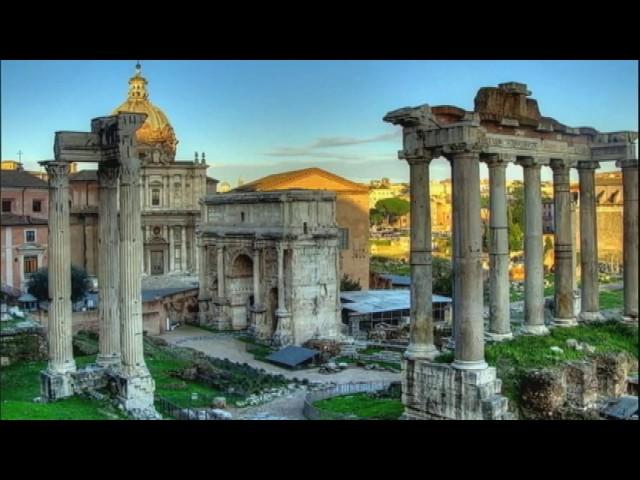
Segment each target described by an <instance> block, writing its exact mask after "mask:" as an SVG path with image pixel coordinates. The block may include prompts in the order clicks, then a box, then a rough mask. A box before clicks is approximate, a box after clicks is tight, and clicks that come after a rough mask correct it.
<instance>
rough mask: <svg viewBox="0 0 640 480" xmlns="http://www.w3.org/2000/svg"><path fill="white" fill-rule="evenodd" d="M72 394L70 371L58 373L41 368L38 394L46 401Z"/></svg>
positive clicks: (53, 400)
mask: <svg viewBox="0 0 640 480" xmlns="http://www.w3.org/2000/svg"><path fill="white" fill-rule="evenodd" d="M71 395H73V379H72V378H71V372H69V373H60V372H51V371H49V370H43V371H41V372H40V396H41V397H42V399H43V400H44V401H46V402H55V401H56V400H59V399H61V398H65V397H70V396H71Z"/></svg>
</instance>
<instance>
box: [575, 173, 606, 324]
mask: <svg viewBox="0 0 640 480" xmlns="http://www.w3.org/2000/svg"><path fill="white" fill-rule="evenodd" d="M577 167H578V174H579V175H580V280H581V295H580V304H581V307H580V315H579V318H580V320H582V321H600V320H604V317H603V316H602V315H601V314H600V288H599V285H598V234H597V216H596V194H595V183H596V182H595V171H596V168H599V167H600V165H599V164H598V162H578V165H577Z"/></svg>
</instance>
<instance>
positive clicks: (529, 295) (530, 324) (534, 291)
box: [517, 157, 549, 335]
mask: <svg viewBox="0 0 640 480" xmlns="http://www.w3.org/2000/svg"><path fill="white" fill-rule="evenodd" d="M517 163H518V165H520V166H522V167H523V178H524V323H523V325H522V327H521V332H522V333H525V334H529V335H546V334H547V333H549V329H548V328H547V327H546V326H545V324H544V268H543V267H544V255H543V254H544V247H543V240H542V238H543V237H542V193H541V190H540V167H541V164H540V162H539V161H538V160H537V159H534V158H532V157H520V158H518V161H517Z"/></svg>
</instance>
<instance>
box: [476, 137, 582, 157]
mask: <svg viewBox="0 0 640 480" xmlns="http://www.w3.org/2000/svg"><path fill="white" fill-rule="evenodd" d="M485 145H486V146H485V148H484V149H483V151H484V152H485V153H502V154H509V155H521V156H527V155H533V156H541V157H553V156H556V155H557V156H558V157H559V158H567V159H575V160H584V159H589V158H591V152H590V149H589V146H588V145H569V144H567V143H566V142H559V141H555V140H541V139H535V138H531V139H523V138H513V137H508V136H505V135H492V134H487V136H486V143H485Z"/></svg>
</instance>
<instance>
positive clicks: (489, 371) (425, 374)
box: [402, 359, 512, 420]
mask: <svg viewBox="0 0 640 480" xmlns="http://www.w3.org/2000/svg"><path fill="white" fill-rule="evenodd" d="M402 369H403V375H402V403H403V404H404V406H405V413H404V416H403V418H404V419H407V420H508V419H511V418H512V415H511V414H510V413H509V411H508V400H507V398H506V397H504V396H502V395H500V390H501V387H502V382H501V381H500V380H499V379H498V378H496V369H495V368H494V367H487V368H485V369H482V370H461V369H459V368H454V367H453V366H451V365H448V364H441V363H430V362H428V361H425V360H410V359H407V360H404V361H403V362H402Z"/></svg>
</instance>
